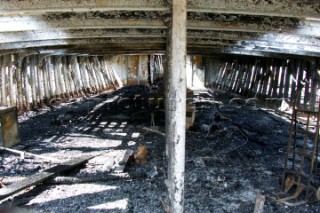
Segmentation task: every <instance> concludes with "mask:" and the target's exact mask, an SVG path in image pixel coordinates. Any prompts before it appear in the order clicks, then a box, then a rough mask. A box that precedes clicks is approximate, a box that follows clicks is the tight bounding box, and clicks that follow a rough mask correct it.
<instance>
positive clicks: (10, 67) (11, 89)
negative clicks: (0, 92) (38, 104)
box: [8, 54, 16, 106]
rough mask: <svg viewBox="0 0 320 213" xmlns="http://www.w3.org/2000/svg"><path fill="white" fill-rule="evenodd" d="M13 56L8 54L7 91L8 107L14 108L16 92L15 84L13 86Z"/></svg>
mask: <svg viewBox="0 0 320 213" xmlns="http://www.w3.org/2000/svg"><path fill="white" fill-rule="evenodd" d="M14 60H15V59H14V55H13V54H10V56H9V65H8V80H9V81H8V86H9V87H8V89H9V97H10V102H9V103H10V106H15V105H16V97H15V94H16V91H15V84H14V75H13V74H14V72H15V71H16V70H15V66H14Z"/></svg>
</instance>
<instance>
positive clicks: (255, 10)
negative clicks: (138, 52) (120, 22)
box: [0, 0, 320, 18]
mask: <svg viewBox="0 0 320 213" xmlns="http://www.w3.org/2000/svg"><path fill="white" fill-rule="evenodd" d="M167 9H169V4H168V2H167V1H158V0H130V1H127V0H109V1H104V0H85V1H81V6H80V5H79V2H77V1H69V0H54V1H52V0H37V1H35V0H24V1H20V0H10V1H2V2H1V7H0V15H1V14H38V13H39V12H44V13H46V12H70V11H74V12H82V11H94V10H100V11H109V10H128V11H130V10H133V11H136V10H145V11H150V10H158V11H160V10H167ZM188 12H198V13H199V12H200V13H207V12H210V13H217V14H246V15H258V16H278V17H296V18H302V17H319V18H320V5H319V1H317V0H268V1H263V0H250V1H249V0H188Z"/></svg>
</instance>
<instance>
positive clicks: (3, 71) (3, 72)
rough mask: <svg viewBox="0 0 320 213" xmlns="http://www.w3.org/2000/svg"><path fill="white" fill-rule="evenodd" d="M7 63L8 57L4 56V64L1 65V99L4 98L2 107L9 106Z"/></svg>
mask: <svg viewBox="0 0 320 213" xmlns="http://www.w3.org/2000/svg"><path fill="white" fill-rule="evenodd" d="M6 63H7V57H6V55H3V56H2V64H1V97H2V105H3V106H6V105H7V91H6V84H7V81H6V80H7V75H6Z"/></svg>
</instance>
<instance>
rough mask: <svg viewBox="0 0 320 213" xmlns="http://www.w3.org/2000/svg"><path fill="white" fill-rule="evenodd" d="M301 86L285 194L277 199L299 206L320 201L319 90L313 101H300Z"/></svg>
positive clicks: (291, 134) (293, 116)
mask: <svg viewBox="0 0 320 213" xmlns="http://www.w3.org/2000/svg"><path fill="white" fill-rule="evenodd" d="M300 94H301V89H300V90H298V92H297V95H296V97H295V100H294V104H293V109H292V110H293V112H292V119H291V125H290V135H289V140H288V145H287V152H286V156H285V165H284V173H283V181H282V189H283V192H281V193H280V196H281V197H282V198H280V199H278V202H280V203H283V204H285V205H288V206H297V205H302V204H305V203H310V202H313V201H316V200H318V201H320V187H319V186H320V171H319V162H318V161H319V160H320V159H319V121H320V101H319V97H318V95H319V94H314V100H315V101H313V103H311V104H309V105H306V104H300V103H301V102H300V99H301V95H300Z"/></svg>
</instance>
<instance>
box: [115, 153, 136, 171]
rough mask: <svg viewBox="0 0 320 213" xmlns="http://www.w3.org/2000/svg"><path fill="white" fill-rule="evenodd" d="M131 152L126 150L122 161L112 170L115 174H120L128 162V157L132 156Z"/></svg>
mask: <svg viewBox="0 0 320 213" xmlns="http://www.w3.org/2000/svg"><path fill="white" fill-rule="evenodd" d="M132 153H133V151H132V150H131V149H126V151H125V153H124V155H123V157H122V159H121V160H120V161H119V163H118V166H117V167H116V168H115V169H114V172H115V173H122V172H123V170H124V168H125V167H126V164H127V162H128V159H129V157H130V156H131V155H132Z"/></svg>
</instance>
